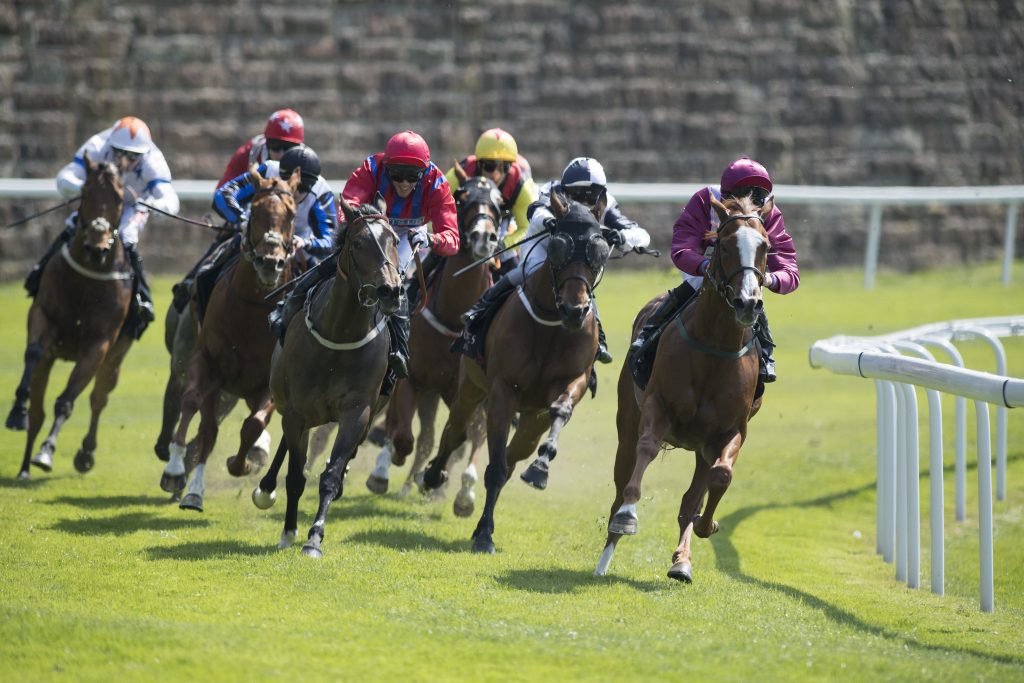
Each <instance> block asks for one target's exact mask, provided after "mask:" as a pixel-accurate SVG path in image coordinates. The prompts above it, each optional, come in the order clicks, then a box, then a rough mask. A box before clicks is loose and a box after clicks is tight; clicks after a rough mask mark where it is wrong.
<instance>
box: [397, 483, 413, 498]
mask: <svg viewBox="0 0 1024 683" xmlns="http://www.w3.org/2000/svg"><path fill="white" fill-rule="evenodd" d="M410 493H412V484H410V483H409V482H405V483H404V484H402V488H400V489H399V490H398V497H399V498H408V497H409V494H410Z"/></svg>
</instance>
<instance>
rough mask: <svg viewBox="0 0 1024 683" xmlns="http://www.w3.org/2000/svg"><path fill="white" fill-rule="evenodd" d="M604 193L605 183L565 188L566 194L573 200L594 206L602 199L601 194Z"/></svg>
mask: <svg viewBox="0 0 1024 683" xmlns="http://www.w3.org/2000/svg"><path fill="white" fill-rule="evenodd" d="M603 194H604V186H603V185H587V186H583V187H567V188H565V196H566V197H568V198H569V199H572V200H573V201H577V202H579V203H580V204H586V205H587V206H594V205H596V204H597V202H598V201H599V200H600V199H601V195H603Z"/></svg>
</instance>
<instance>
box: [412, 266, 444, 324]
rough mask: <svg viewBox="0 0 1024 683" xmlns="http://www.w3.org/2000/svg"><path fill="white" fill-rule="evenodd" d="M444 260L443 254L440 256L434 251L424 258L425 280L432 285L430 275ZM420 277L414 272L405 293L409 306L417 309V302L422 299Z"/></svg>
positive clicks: (428, 284)
mask: <svg viewBox="0 0 1024 683" xmlns="http://www.w3.org/2000/svg"><path fill="white" fill-rule="evenodd" d="M443 260H444V257H443V256H438V255H437V254H435V253H434V252H430V253H429V254H427V258H425V259H423V281H424V282H425V283H426V284H427V286H428V287H429V286H430V276H431V274H432V273H433V272H434V270H436V269H437V267H438V266H439V265H441V262H442V261H443ZM420 294H421V292H420V279H419V278H418V277H417V276H416V275H415V274H413V276H412V280H411V281H410V282H409V286H408V287H407V288H406V290H405V295H406V297H407V298H408V299H409V308H410V309H411V310H415V308H416V304H418V303H419V299H420Z"/></svg>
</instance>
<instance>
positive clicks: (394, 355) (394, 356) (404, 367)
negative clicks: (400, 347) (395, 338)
mask: <svg viewBox="0 0 1024 683" xmlns="http://www.w3.org/2000/svg"><path fill="white" fill-rule="evenodd" d="M388 367H389V368H391V371H392V372H393V373H395V376H396V377H398V378H399V379H409V364H408V363H407V362H406V360H405V357H403V356H402V354H400V353H398V352H396V351H392V352H391V353H389V354H388Z"/></svg>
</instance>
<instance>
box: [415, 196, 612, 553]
mask: <svg viewBox="0 0 1024 683" xmlns="http://www.w3.org/2000/svg"><path fill="white" fill-rule="evenodd" d="M551 210H552V212H553V214H554V216H555V218H556V221H557V222H556V224H555V227H554V230H553V234H552V235H551V236H550V237H549V238H547V239H548V244H547V260H546V262H545V263H544V264H543V265H542V266H541V267H539V268H538V269H537V270H535V271H534V272H533V273H532V274H530V275H529V276H528V277H527V279H526V281H525V283H524V284H523V286H522V287H520V288H518V290H517V294H518V296H510V297H509V298H508V299H506V300H505V302H504V303H503V304H502V307H501V308H500V309H499V311H498V313H497V314H496V316H495V318H494V321H493V323H492V324H491V328H490V330H489V331H488V333H487V336H486V340H485V342H484V360H485V368H486V369H485V368H481V367H480V366H479V365H478V364H477V363H476V362H474V361H472V360H470V359H468V358H463V359H462V365H461V370H460V376H459V390H458V394H457V396H456V398H455V402H454V403H453V404H452V407H451V412H450V414H449V417H448V422H447V424H445V427H444V432H443V433H442V435H441V444H440V447H439V449H438V453H437V456H436V457H435V458H434V459H433V460H432V461H431V462H430V464H429V465H428V467H427V469H426V471H425V472H424V475H423V487H424V488H426V489H433V488H437V487H438V486H440V485H441V484H442V483H443V482H444V481H445V479H447V476H448V475H447V472H446V471H445V470H446V468H447V461H448V458H449V456H450V455H451V453H452V451H454V450H455V448H456V447H458V446H459V445H460V444H461V443H462V442H463V441H464V440H465V439H466V425H467V420H468V418H469V417H470V416H471V415H472V413H473V410H474V409H476V407H477V405H479V404H480V403H481V402H484V401H485V400H486V405H487V446H488V449H487V450H488V465H487V469H486V471H485V473H484V485H485V487H486V489H487V498H486V501H485V503H484V510H483V514H482V515H481V517H480V521H479V522H478V523H477V525H476V530H475V531H474V532H473V551H474V552H488V553H493V552H494V541H493V533H494V507H495V504H496V503H497V500H498V494H499V493H500V492H501V489H502V487H503V486H504V485H505V482H506V481H507V480H508V477H509V476H510V475H511V472H512V470H513V469H514V467H515V465H516V463H518V462H520V461H521V460H524V459H526V458H527V457H529V454H530V452H531V451H533V449H534V448H536V447H537V444H538V443H540V440H541V436H542V435H543V432H544V430H545V428H548V429H549V432H548V436H547V439H546V440H545V441H544V443H543V444H542V445H541V447H540V449H539V451H538V452H539V454H540V456H541V458H544V459H545V460H551V459H553V458H554V457H555V455H556V453H557V439H558V435H559V433H560V432H561V430H562V428H563V427H564V426H565V424H566V423H567V422H568V421H569V418H570V417H571V416H572V412H573V408H574V407H575V406H576V404H577V403H578V402H579V400H580V398H581V397H582V396H583V393H584V391H586V389H587V383H588V380H589V378H590V372H591V369H592V367H593V363H594V355H595V353H596V352H597V322H596V320H595V317H594V312H593V305H594V300H593V296H594V286H595V283H596V282H597V281H598V280H599V278H600V276H601V273H602V271H603V269H604V266H605V263H606V262H607V260H608V255H609V251H610V248H609V246H608V242H607V241H606V240H605V238H604V237H603V236H602V233H601V226H600V224H599V223H598V221H597V219H596V218H595V217H594V215H593V213H591V211H590V210H589V209H588V208H587V207H585V206H584V205H583V204H579V203H577V202H574V201H571V200H570V201H569V204H568V205H565V204H563V203H562V201H561V200H560V199H559V197H558V196H557V194H552V195H551ZM516 412H518V413H519V426H518V428H517V429H516V432H515V436H514V437H513V438H512V441H511V443H509V442H508V434H509V427H510V425H511V423H512V417H513V415H515V413H516Z"/></svg>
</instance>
